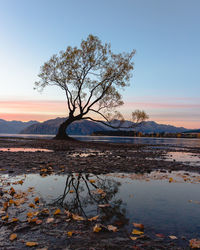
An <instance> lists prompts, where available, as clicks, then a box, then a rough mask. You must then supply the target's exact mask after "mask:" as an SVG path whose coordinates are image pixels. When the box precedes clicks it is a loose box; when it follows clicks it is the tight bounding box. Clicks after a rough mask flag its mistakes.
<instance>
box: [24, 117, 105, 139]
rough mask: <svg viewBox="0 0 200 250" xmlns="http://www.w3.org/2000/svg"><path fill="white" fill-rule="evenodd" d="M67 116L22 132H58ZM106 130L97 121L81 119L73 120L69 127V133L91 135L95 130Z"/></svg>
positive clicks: (32, 126)
mask: <svg viewBox="0 0 200 250" xmlns="http://www.w3.org/2000/svg"><path fill="white" fill-rule="evenodd" d="M65 119H66V118H56V119H51V120H47V121H45V122H42V123H38V124H33V125H31V126H29V127H28V128H26V129H23V130H22V131H21V132H20V134H49V135H50V134H54V135H55V134H56V133H57V131H58V128H59V126H60V124H61V123H62V122H64V120H65ZM98 130H101V131H102V130H105V128H104V127H103V126H101V125H100V124H98V123H96V122H92V121H87V120H80V121H76V122H73V123H72V124H71V125H70V126H69V127H68V129H67V132H68V134H69V135H90V134H92V133H93V132H95V131H98Z"/></svg>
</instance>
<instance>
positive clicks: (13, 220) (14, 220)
mask: <svg viewBox="0 0 200 250" xmlns="http://www.w3.org/2000/svg"><path fill="white" fill-rule="evenodd" d="M18 220H19V219H18V218H12V220H11V222H17V221H18Z"/></svg>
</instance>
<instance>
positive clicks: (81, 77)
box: [35, 35, 147, 139]
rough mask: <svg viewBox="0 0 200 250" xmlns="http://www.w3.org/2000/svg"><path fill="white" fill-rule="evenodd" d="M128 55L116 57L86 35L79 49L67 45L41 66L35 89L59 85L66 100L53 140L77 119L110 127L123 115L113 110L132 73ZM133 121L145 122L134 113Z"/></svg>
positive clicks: (140, 114)
mask: <svg viewBox="0 0 200 250" xmlns="http://www.w3.org/2000/svg"><path fill="white" fill-rule="evenodd" d="M134 54H135V50H133V51H132V52H130V53H119V54H115V53H113V52H112V51H111V46H110V44H108V43H105V44H102V42H101V41H100V39H99V38H98V37H96V36H93V35H89V36H88V37H87V39H86V40H83V41H82V42H81V44H80V48H77V47H73V48H72V47H70V46H68V47H67V49H66V50H65V51H60V53H59V54H58V55H53V56H52V57H51V58H50V60H49V61H48V62H46V63H44V65H43V66H42V67H41V70H40V74H39V75H38V76H39V78H40V80H39V81H37V82H36V83H35V87H36V88H37V89H39V90H42V89H43V88H44V87H46V86H58V87H59V88H61V89H62V90H63V91H64V92H65V94H66V99H67V108H68V110H69V115H68V119H67V120H66V121H65V122H64V123H63V124H61V126H60V128H59V131H58V134H57V136H56V138H58V139H63V138H64V139H65V138H67V135H66V128H67V126H68V125H69V124H71V123H72V122H74V121H76V120H81V119H89V120H92V121H97V122H101V123H103V124H105V125H108V126H111V127H113V126H112V125H111V123H110V121H111V120H113V119H118V120H120V123H119V124H118V126H117V127H118V128H119V127H121V126H122V123H123V121H124V119H123V116H122V114H121V113H119V112H118V111H117V110H116V108H117V107H119V106H121V105H123V101H122V96H121V94H120V90H123V89H124V88H125V87H127V86H129V80H130V78H131V71H132V70H133V65H134V64H133V61H132V59H133V56H134ZM132 118H133V119H134V120H135V121H136V122H137V123H140V122H142V121H144V120H145V119H147V115H146V113H145V112H144V111H139V110H137V111H135V112H133V113H132Z"/></svg>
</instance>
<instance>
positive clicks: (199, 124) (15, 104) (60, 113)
mask: <svg viewBox="0 0 200 250" xmlns="http://www.w3.org/2000/svg"><path fill="white" fill-rule="evenodd" d="M199 108H200V105H199V104H184V103H183V104H176V103H175V104H167V103H153V102H149V103H148V102H146V103H144V102H141V103H139V102H135V103H134V102H127V103H125V104H124V105H123V106H122V107H121V108H120V110H121V112H122V114H124V116H125V119H127V120H129V117H131V116H130V115H131V112H132V111H133V110H135V109H144V110H145V111H146V112H147V114H149V116H150V119H149V120H150V121H152V120H153V121H155V122H157V123H160V124H169V125H173V126H177V127H185V128H189V129H199V128H200V121H199V120H198V119H199V116H197V115H196V116H194V117H192V115H191V116H190V114H189V112H190V111H191V110H192V111H193V110H195V109H196V110H199ZM180 111H182V113H180ZM177 114H178V115H177ZM67 115H68V112H67V104H66V101H50V100H48V101H43V100H38V101H37V100H35V101H31V100H30V101H29V100H28V101H25V100H23V101H18V100H13V101H0V119H4V120H8V121H11V120H18V121H30V120H37V121H40V122H43V121H46V120H49V119H55V118H57V117H67Z"/></svg>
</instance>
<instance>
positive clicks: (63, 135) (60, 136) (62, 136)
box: [53, 117, 76, 140]
mask: <svg viewBox="0 0 200 250" xmlns="http://www.w3.org/2000/svg"><path fill="white" fill-rule="evenodd" d="M75 120H76V119H74V117H69V118H68V119H67V120H66V121H64V122H63V123H62V124H61V125H60V127H59V129H58V132H57V134H56V136H55V137H54V138H53V139H55V140H73V138H72V137H69V136H68V135H67V132H66V129H67V127H68V126H69V125H70V124H71V123H72V122H74V121H75Z"/></svg>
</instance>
